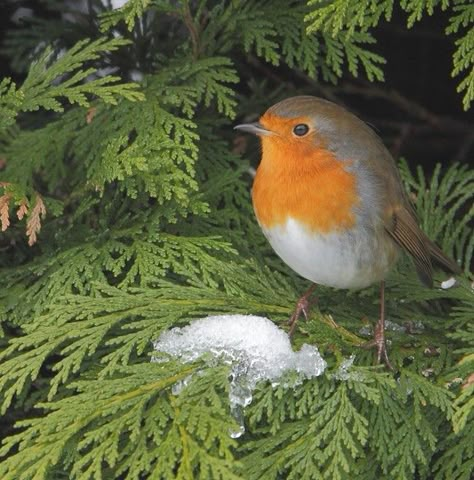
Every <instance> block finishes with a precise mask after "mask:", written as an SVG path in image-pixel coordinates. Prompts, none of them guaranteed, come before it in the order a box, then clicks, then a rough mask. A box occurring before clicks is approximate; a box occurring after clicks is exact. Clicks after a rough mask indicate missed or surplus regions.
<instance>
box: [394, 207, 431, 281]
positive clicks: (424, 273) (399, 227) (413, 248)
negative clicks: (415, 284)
mask: <svg viewBox="0 0 474 480" xmlns="http://www.w3.org/2000/svg"><path fill="white" fill-rule="evenodd" d="M391 220H392V222H391V224H389V225H386V226H385V229H386V231H387V232H388V234H389V235H390V236H391V237H392V238H393V239H394V240H395V241H396V242H397V243H398V244H399V245H400V246H401V247H402V248H403V249H404V250H405V251H406V252H407V253H408V254H409V255H410V256H411V257H412V258H413V261H414V263H415V267H416V271H417V273H418V276H419V277H420V280H421V281H422V282H423V283H424V284H425V285H426V286H427V287H432V286H433V265H432V264H431V258H430V257H431V255H430V250H429V247H428V245H427V243H426V235H425V234H424V233H423V232H422V231H421V229H420V227H419V226H418V224H417V222H416V220H415V218H414V217H413V216H412V215H411V213H409V212H408V210H406V209H405V208H404V207H400V208H398V209H397V210H396V211H394V212H393V214H392V218H391Z"/></svg>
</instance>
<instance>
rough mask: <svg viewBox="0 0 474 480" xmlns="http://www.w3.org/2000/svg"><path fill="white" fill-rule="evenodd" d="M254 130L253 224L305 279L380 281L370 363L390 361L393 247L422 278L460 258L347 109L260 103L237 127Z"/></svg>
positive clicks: (302, 303) (349, 283)
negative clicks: (258, 155)
mask: <svg viewBox="0 0 474 480" xmlns="http://www.w3.org/2000/svg"><path fill="white" fill-rule="evenodd" d="M235 128H236V129H237V130H242V131H244V132H249V133H253V134H255V135H258V136H259V137H260V139H261V144H262V159H261V162H260V165H259V167H258V169H257V173H256V176H255V179H254V183H253V188H252V201H253V206H254V210H255V215H256V217H257V220H258V223H259V225H260V227H261V228H262V230H263V233H264V234H265V236H266V238H267V239H268V241H269V242H270V244H271V246H272V247H273V249H274V250H275V252H276V253H277V254H278V255H279V256H280V257H281V258H282V260H283V261H284V262H285V263H286V264H287V265H288V266H289V267H291V268H292V269H293V270H294V271H295V272H297V273H298V274H299V275H301V276H302V277H304V278H306V279H308V280H310V281H311V282H313V283H314V284H321V285H326V286H330V287H334V288H345V289H361V288H364V287H368V286H369V285H371V284H373V283H375V282H380V286H381V287H380V292H381V295H380V300H381V301H380V318H379V320H378V322H377V325H376V328H375V334H374V341H373V342H371V343H372V345H373V346H375V347H376V348H377V361H378V362H380V361H381V360H383V361H384V362H385V363H386V365H387V366H389V367H390V362H389V359H388V355H387V350H386V345H385V335H384V328H385V325H384V322H385V315H384V288H385V287H384V279H385V277H386V276H387V274H388V272H389V271H390V269H391V268H392V267H393V266H394V264H395V262H396V261H397V258H398V256H399V253H400V251H405V252H406V253H408V255H410V256H411V258H412V259H413V261H414V264H415V267H416V270H417V272H418V275H419V277H420V279H421V281H422V282H423V283H424V284H425V285H426V286H428V287H432V285H433V263H434V264H438V265H439V266H441V267H443V268H445V269H446V270H448V271H451V272H453V273H459V271H460V269H459V266H458V265H457V264H456V263H455V262H454V261H453V260H451V259H450V258H448V257H447V256H446V255H445V254H444V253H443V252H442V251H441V250H440V248H439V247H438V246H437V245H435V244H434V243H433V242H432V241H431V240H430V239H429V238H428V237H427V236H426V235H425V233H424V232H423V231H422V230H421V229H420V227H419V226H418V222H417V219H416V215H415V212H414V210H413V207H412V206H411V204H410V201H409V200H408V198H407V195H406V193H405V191H404V189H403V186H402V182H401V179H400V175H399V173H398V170H397V167H396V165H395V162H394V160H393V158H392V156H391V155H390V153H389V151H388V150H387V149H386V148H385V146H384V144H383V143H382V141H381V139H380V138H379V137H378V136H377V135H376V134H375V132H374V131H373V130H372V129H371V128H369V127H368V126H367V125H366V124H365V123H364V122H363V121H361V120H360V119H359V118H357V117H356V116H355V115H353V114H352V113H350V112H349V111H347V110H346V109H344V108H342V107H340V106H339V105H336V104H334V103H332V102H329V101H327V100H323V99H321V98H316V97H311V96H299V97H292V98H288V99H286V100H283V101H281V102H279V103H277V104H275V105H273V106H272V107H271V108H269V109H268V110H267V111H266V112H265V113H264V115H263V116H262V117H261V118H260V120H259V122H256V123H248V124H243V125H237V126H236V127H235ZM314 287H315V286H314V285H312V286H311V287H310V289H309V290H308V291H307V292H306V293H305V294H304V295H303V296H302V297H301V298H300V299H299V300H298V302H297V304H296V309H295V312H294V314H293V315H292V317H291V319H290V325H291V327H290V334H291V333H292V332H293V329H294V327H295V325H296V322H297V320H298V317H299V316H300V315H301V313H303V314H304V316H307V312H308V307H309V304H310V302H309V297H310V295H311V293H312V292H313V290H314Z"/></svg>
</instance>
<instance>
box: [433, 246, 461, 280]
mask: <svg viewBox="0 0 474 480" xmlns="http://www.w3.org/2000/svg"><path fill="white" fill-rule="evenodd" d="M426 246H427V247H428V249H429V252H430V256H431V260H432V261H433V263H434V264H435V265H438V266H439V267H441V268H442V269H443V270H446V271H448V272H451V273H455V274H460V273H461V272H462V270H461V267H460V266H459V265H458V264H457V263H456V262H455V261H454V260H453V259H451V258H449V257H448V256H447V255H446V254H445V253H444V252H443V251H442V250H441V248H439V247H438V245H436V243H434V242H432V241H431V240H430V239H429V238H426Z"/></svg>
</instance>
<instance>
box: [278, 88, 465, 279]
mask: <svg viewBox="0 0 474 480" xmlns="http://www.w3.org/2000/svg"><path fill="white" fill-rule="evenodd" d="M269 111H270V112H272V113H273V114H275V115H279V116H282V117H289V118H292V117H297V116H298V117H301V116H305V115H307V116H308V117H309V118H311V119H312V120H313V122H314V127H315V129H316V132H317V135H318V136H319V137H320V138H321V146H323V147H325V148H327V149H328V150H331V151H333V152H334V153H335V154H336V155H337V157H338V158H339V159H341V161H346V162H347V164H348V167H347V168H348V169H349V170H350V169H353V170H356V171H357V173H358V174H359V178H360V179H361V181H360V185H359V195H360V197H361V199H362V205H361V206H360V207H359V210H360V211H361V212H363V216H365V217H366V222H367V224H369V225H372V226H373V227H374V228H375V229H376V228H377V227H378V226H379V224H380V223H382V224H383V228H384V229H385V231H386V232H387V234H388V235H389V236H390V237H391V238H392V239H393V241H394V242H395V243H396V244H397V245H398V246H399V247H400V248H401V249H402V250H403V251H405V252H406V253H408V255H409V256H410V257H411V258H412V259H413V262H414V264H415V267H416V271H417V273H418V276H419V278H420V280H421V281H422V282H423V284H424V285H426V286H427V287H432V286H433V263H434V264H436V265H437V266H439V267H441V268H443V269H445V270H447V271H449V272H452V273H460V272H461V269H460V268H459V266H458V265H457V263H456V262H455V261H453V260H452V259H450V258H449V257H448V256H447V255H445V254H444V253H443V252H442V251H441V249H440V248H439V247H438V246H437V245H436V244H435V243H434V242H433V241H431V240H430V239H429V238H428V237H427V235H426V234H425V233H424V232H423V231H422V230H421V228H420V227H419V225H418V220H417V218H416V214H415V211H414V209H413V207H412V205H411V202H410V201H409V199H408V196H407V194H406V192H405V190H404V188H403V185H402V181H401V178H400V174H399V172H398V169H397V167H396V164H395V161H394V160H393V157H392V155H391V154H390V152H389V151H388V150H387V148H386V147H385V145H384V144H383V143H382V141H381V140H380V138H379V137H378V135H377V134H376V133H375V132H374V131H373V130H372V129H371V128H370V127H369V126H368V125H367V124H366V123H364V122H363V121H362V120H360V119H359V118H358V117H356V116H355V115H353V114H352V113H351V112H349V111H348V110H346V109H345V108H343V107H341V106H339V105H336V104H335V103H332V102H329V101H327V100H324V99H321V98H316V97H311V96H300V97H293V98H290V99H286V100H283V101H282V102H279V103H277V104H275V105H273V106H272V107H271V108H270V109H269Z"/></svg>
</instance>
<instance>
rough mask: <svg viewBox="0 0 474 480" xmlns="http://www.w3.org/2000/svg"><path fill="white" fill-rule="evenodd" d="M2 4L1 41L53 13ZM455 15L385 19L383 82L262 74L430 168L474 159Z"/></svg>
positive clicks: (34, 4)
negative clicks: (332, 106)
mask: <svg viewBox="0 0 474 480" xmlns="http://www.w3.org/2000/svg"><path fill="white" fill-rule="evenodd" d="M0 5H1V16H0V32H1V34H0V35H1V36H0V45H1V46H3V45H4V41H5V38H6V32H7V30H14V29H18V28H20V27H21V25H20V24H19V23H18V22H17V23H13V22H12V20H11V16H12V15H13V13H14V12H15V10H16V9H17V8H18V6H20V5H21V6H23V7H28V8H31V9H33V10H34V15H35V16H47V15H51V13H48V12H46V10H45V8H44V6H43V5H41V4H40V3H39V2H38V1H32V0H30V1H17V2H15V1H6V0H0ZM448 19H449V16H448V14H447V13H446V12H442V11H439V9H438V10H437V11H436V13H435V14H434V15H433V16H431V17H429V16H425V17H424V18H423V20H422V21H420V22H418V23H416V24H415V26H414V27H413V28H411V29H408V28H407V26H406V14H405V13H404V12H402V11H401V10H400V9H398V10H397V9H395V11H394V14H393V17H392V20H391V21H390V23H387V22H385V21H382V22H381V23H380V26H379V27H378V28H377V29H376V30H375V31H374V35H375V37H376V38H377V40H378V44H377V45H376V46H375V50H376V51H377V53H380V54H381V55H382V56H384V57H385V58H386V59H387V64H386V65H385V66H384V67H383V69H384V72H385V82H384V83H380V82H374V83H370V82H368V81H366V80H364V78H363V74H362V72H361V74H360V76H359V78H358V79H355V78H354V77H352V76H349V75H347V76H346V77H344V78H343V79H342V80H341V81H340V83H339V84H338V85H337V86H333V85H328V84H322V83H319V82H315V81H314V80H312V79H309V78H307V77H306V76H305V75H304V74H301V75H295V72H293V71H290V70H289V69H287V68H285V67H279V68H273V67H270V66H269V65H266V64H264V63H262V62H261V61H258V62H260V63H259V64H257V65H256V67H255V73H256V75H258V76H262V77H263V76H268V77H269V82H270V84H271V82H273V83H274V84H275V86H276V85H277V84H278V83H281V82H282V83H288V87H292V88H297V89H302V90H303V91H305V93H313V94H315V95H319V96H323V97H326V98H328V99H331V100H334V101H337V102H339V103H343V104H344V105H345V106H347V107H348V108H350V109H351V110H353V111H354V112H355V113H357V114H358V115H359V116H360V117H361V118H362V119H364V120H365V121H367V122H368V123H370V124H371V125H372V126H373V127H374V128H375V129H376V130H377V131H378V132H379V134H380V135H381V136H382V137H383V138H384V140H385V142H386V143H387V145H388V146H389V148H390V149H391V151H392V153H393V154H394V155H395V156H397V157H398V156H403V157H405V158H407V159H408V160H409V162H410V163H412V164H422V165H423V166H424V167H425V168H426V170H427V171H430V170H432V168H433V167H434V165H435V164H436V163H438V162H441V163H442V164H447V163H452V162H454V161H459V162H463V163H467V162H470V161H472V157H473V154H474V125H473V122H472V121H473V120H474V117H473V115H472V112H464V111H463V109H462V95H461V94H458V93H457V92H456V87H457V85H458V83H459V82H460V78H459V77H456V78H452V77H451V71H452V54H453V51H454V41H455V39H456V36H446V35H445V33H444V30H445V28H446V26H447V24H448ZM4 76H12V77H13V78H14V79H15V80H16V81H20V82H21V80H22V78H23V75H22V74H21V73H18V72H15V71H13V70H12V68H11V65H10V64H9V59H8V58H7V56H6V55H5V54H4V52H3V51H1V50H0V77H4Z"/></svg>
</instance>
